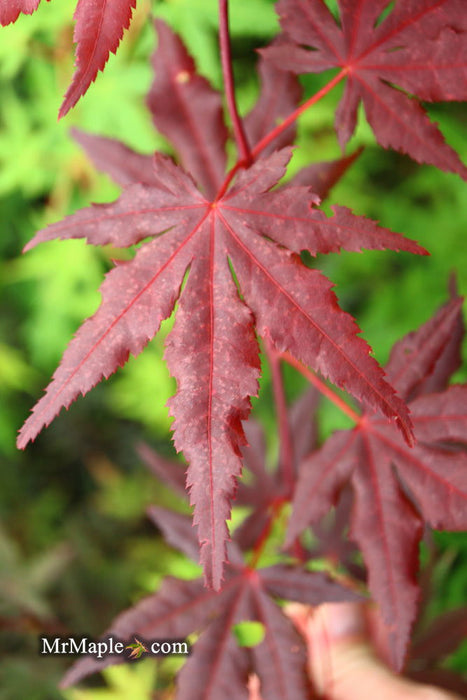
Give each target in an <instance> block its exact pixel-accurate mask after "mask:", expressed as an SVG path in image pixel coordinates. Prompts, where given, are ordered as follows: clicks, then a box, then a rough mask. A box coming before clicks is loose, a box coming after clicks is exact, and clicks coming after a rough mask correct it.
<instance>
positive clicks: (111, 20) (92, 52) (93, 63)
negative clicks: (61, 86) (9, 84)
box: [0, 0, 136, 117]
mask: <svg viewBox="0 0 467 700" xmlns="http://www.w3.org/2000/svg"><path fill="white" fill-rule="evenodd" d="M39 2H40V0H0V24H1V25H6V24H10V23H11V22H15V21H16V19H17V18H18V15H19V14H20V13H21V12H24V13H26V14H31V13H32V12H34V10H36V9H37V7H38V6H39ZM135 7H136V0H78V4H77V6H76V10H75V14H74V19H75V22H76V25H75V31H74V35H73V39H74V41H75V43H76V71H75V74H74V76H73V80H72V83H71V85H70V87H69V88H68V90H67V93H66V95H65V98H64V100H63V104H62V106H61V107H60V112H59V116H60V117H63V116H65V114H66V113H67V112H68V111H69V110H70V109H71V108H72V107H73V106H74V105H75V104H76V102H77V101H78V100H79V98H80V97H81V96H82V95H84V93H85V92H86V90H87V89H88V87H89V86H90V84H91V83H92V82H93V81H94V80H95V79H96V75H97V72H98V71H100V70H103V69H104V66H105V64H106V63H107V59H108V58H109V54H110V52H112V53H115V52H116V50H117V47H118V45H119V43H120V40H121V38H122V36H123V32H124V30H125V29H128V27H129V25H130V21H131V15H132V11H133V9H134V8H135Z"/></svg>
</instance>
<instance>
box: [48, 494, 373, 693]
mask: <svg viewBox="0 0 467 700" xmlns="http://www.w3.org/2000/svg"><path fill="white" fill-rule="evenodd" d="M149 514H150V516H151V518H152V520H153V521H154V522H155V523H156V525H157V526H158V527H159V528H160V529H161V530H162V531H163V533H164V536H165V538H166V539H167V541H168V542H169V543H170V544H171V545H172V546H174V547H176V548H178V549H180V550H181V551H182V552H183V553H184V554H186V556H188V557H190V558H192V559H195V560H196V558H197V554H198V546H197V542H196V536H195V533H194V530H193V528H192V525H191V521H190V518H188V517H186V516H184V515H180V514H178V513H174V512H172V511H167V510H165V509H163V508H156V507H153V508H151V509H150V511H149ZM229 549H230V552H229V555H230V556H229V558H230V563H229V564H228V565H227V567H226V580H225V583H224V586H223V588H222V590H221V591H220V592H215V591H212V590H206V588H205V587H204V585H203V581H202V580H201V579H195V580H191V581H182V580H179V579H176V578H173V577H168V578H166V579H165V580H164V582H163V584H162V587H161V589H160V591H158V592H157V593H154V594H153V595H150V596H147V597H146V598H144V599H143V600H141V601H140V602H138V603H137V604H136V605H135V606H134V607H133V608H130V609H129V610H127V611H125V612H123V613H122V614H120V615H119V616H118V617H117V618H116V620H115V621H114V622H113V623H112V624H111V626H110V628H109V629H108V630H107V631H106V633H105V634H104V635H103V636H104V637H107V636H109V635H111V636H113V637H117V638H119V639H127V638H129V637H133V636H136V637H137V638H138V639H143V640H147V641H148V643H150V641H151V640H156V639H159V640H160V639H173V638H176V639H182V638H186V637H187V636H188V635H190V634H192V633H194V632H196V633H199V632H201V635H200V637H199V639H198V640H197V641H196V642H195V644H194V647H193V649H192V653H191V655H190V657H189V659H188V660H187V661H186V663H185V664H184V666H183V668H182V670H181V672H180V674H179V677H178V681H177V693H176V698H177V700H219V698H224V697H235V698H244V699H245V700H247V698H248V690H247V682H248V677H249V675H250V674H251V673H253V672H255V673H256V674H257V675H258V676H259V678H260V682H261V691H262V694H263V696H264V697H265V698H268V700H308V699H309V697H310V689H309V681H308V679H307V674H306V653H305V646H304V642H303V640H302V639H301V637H300V636H299V634H298V633H297V631H296V630H295V629H294V627H293V625H292V623H291V621H290V620H289V619H288V618H287V617H286V616H285V615H284V613H283V612H282V610H281V609H280V607H279V606H278V605H277V604H276V602H275V601H274V598H281V599H285V600H293V601H298V602H301V603H305V604H309V605H319V604H320V603H321V602H323V601H324V600H327V601H346V600H359V599H361V597H360V596H358V595H357V594H356V593H354V592H353V591H351V590H349V589H346V588H344V587H343V586H341V585H340V584H339V583H337V582H335V581H333V580H332V579H330V578H329V577H328V576H326V575H325V574H323V573H315V572H310V571H306V570H305V569H303V568H301V567H293V566H287V565H283V564H276V565H274V566H269V567H267V568H263V569H252V568H250V567H248V566H247V565H246V564H245V562H244V561H243V557H242V555H241V553H240V551H239V550H238V548H237V547H236V546H235V545H234V544H233V543H230V544H229ZM250 620H252V621H257V622H260V623H261V624H262V625H263V629H264V638H263V641H262V642H261V643H259V644H257V645H256V646H252V647H251V648H249V647H241V646H239V645H238V644H237V641H236V638H235V636H234V634H233V628H234V626H235V625H236V624H238V623H241V622H245V621H250ZM122 661H125V659H122V658H121V657H118V656H109V657H107V658H103V659H100V660H97V659H95V658H91V657H88V658H85V659H82V660H80V661H78V662H77V663H76V664H74V665H73V666H72V668H71V669H70V670H69V671H68V672H67V674H66V675H65V677H64V679H63V681H62V684H61V685H62V687H67V686H69V685H72V684H74V683H76V682H77V681H79V680H80V679H82V678H84V677H85V676H87V675H89V674H91V673H95V672H97V671H100V670H102V669H103V668H105V667H107V666H109V665H111V664H115V663H121V662H122Z"/></svg>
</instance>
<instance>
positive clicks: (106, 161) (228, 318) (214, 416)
mask: <svg viewBox="0 0 467 700" xmlns="http://www.w3.org/2000/svg"><path fill="white" fill-rule="evenodd" d="M162 36H163V39H162V41H161V43H160V46H159V47H158V51H157V52H156V59H155V62H156V63H163V62H165V63H167V64H168V63H169V62H170V61H169V60H168V58H167V56H165V53H167V54H168V55H169V56H173V57H174V70H173V71H172V72H171V73H170V76H172V77H171V78H170V79H171V80H172V81H173V82H175V83H176V82H177V80H178V78H177V76H179V75H180V71H182V73H183V71H185V73H188V77H189V79H185V78H184V79H183V80H182V81H179V82H178V88H177V90H178V92H177V100H178V101H179V103H180V104H182V105H183V110H181V112H182V113H183V116H182V117H181V120H180V121H181V124H180V129H184V128H185V122H188V121H189V122H190V123H191V124H192V126H191V128H192V129H193V133H195V132H196V133H198V134H200V136H199V137H198V138H197V139H194V144H190V143H188V142H186V141H183V140H182V139H179V140H178V143H179V147H180V153H179V155H180V159H181V161H182V162H183V163H189V162H191V161H196V160H197V162H198V164H197V166H196V176H197V179H198V183H199V186H200V187H201V188H203V187H204V189H205V192H202V191H201V190H200V189H198V188H197V187H196V186H195V183H194V182H193V179H192V178H191V177H190V176H189V175H188V174H187V173H186V172H185V171H184V170H183V169H181V168H180V167H178V166H176V165H175V164H174V163H173V162H172V160H170V159H169V158H167V157H166V156H162V155H160V154H156V155H155V156H154V158H153V159H151V160H150V161H149V159H148V157H145V156H141V155H139V154H135V153H133V152H131V151H130V150H129V149H128V148H126V147H125V146H123V145H122V144H120V143H118V142H115V141H110V140H108V139H100V138H99V137H89V136H83V135H81V137H79V138H80V140H81V142H82V143H84V144H85V145H86V146H87V147H89V150H91V151H92V152H93V158H94V160H95V162H96V164H97V165H98V166H99V167H101V168H103V169H104V170H106V171H107V172H109V173H111V174H112V175H113V176H114V177H115V178H116V179H117V180H118V181H119V182H121V183H124V184H126V185H127V186H126V187H125V189H124V193H123V194H122V196H121V197H120V198H119V199H118V200H117V201H116V202H115V203H113V204H108V205H94V206H92V207H91V208H89V209H84V210H82V211H80V212H78V213H76V214H75V215H73V216H71V217H68V218H67V219H65V221H63V222H62V223H57V224H54V225H52V226H50V227H48V228H47V229H45V230H44V231H41V232H39V233H38V234H37V235H36V236H35V238H34V239H33V241H31V243H29V244H28V246H26V249H29V248H31V247H33V246H34V245H36V244H37V243H39V242H41V241H47V240H51V239H54V238H62V239H66V238H85V239H86V240H87V241H88V242H89V243H92V244H94V245H106V244H108V243H111V244H113V245H114V246H120V247H127V246H132V245H135V244H137V243H139V242H141V241H143V240H144V239H148V240H147V241H146V242H145V243H144V245H142V246H141V248H140V249H139V250H138V251H137V253H136V255H135V257H134V259H133V260H132V261H130V262H128V263H123V264H120V265H118V266H117V267H116V268H115V269H113V270H112V271H111V272H110V273H109V274H108V275H107V279H106V281H105V282H104V284H103V286H102V296H103V301H102V304H101V306H100V308H99V310H98V311H97V313H96V314H95V315H94V316H93V317H92V318H91V319H89V320H88V321H86V323H85V324H84V325H83V326H82V328H81V329H80V330H79V331H78V333H77V335H76V337H75V338H74V340H73V341H72V342H71V343H70V345H69V347H68V349H67V350H66V352H65V354H64V357H63V361H62V364H61V366H60V367H59V369H58V370H57V372H56V373H55V375H54V379H53V381H52V383H51V384H50V386H49V387H48V389H47V393H46V395H45V396H44V397H43V398H42V399H41V401H39V403H38V404H37V406H36V408H35V409H34V412H33V415H32V416H31V417H30V418H29V420H28V421H27V423H26V424H25V426H24V427H23V429H22V431H21V434H20V437H19V441H18V444H19V446H20V447H24V446H25V445H26V443H27V442H28V441H29V440H31V439H33V438H34V437H35V436H36V435H37V433H38V432H39V431H40V430H41V428H42V427H43V426H45V425H48V424H49V423H50V422H51V420H52V419H53V418H54V416H55V415H56V414H57V413H58V411H59V410H60V409H61V408H62V407H63V406H65V407H68V406H69V405H70V403H71V402H72V401H73V400H74V399H75V398H76V397H77V396H78V395H79V394H80V393H82V394H84V393H86V392H87V391H88V390H89V389H90V388H91V387H92V386H94V385H95V384H96V383H97V382H98V381H99V380H100V379H102V378H103V377H108V376H109V375H110V374H112V372H114V371H115V370H116V369H117V367H118V366H121V365H123V364H124V363H125V362H126V360H127V359H128V356H129V354H130V353H131V354H133V355H137V354H138V353H139V352H141V350H142V349H143V347H144V346H145V345H146V344H147V342H148V341H149V340H150V339H151V338H152V337H153V336H154V334H155V333H156V332H157V330H158V328H159V325H160V323H161V321H162V320H163V319H165V318H167V317H168V316H169V315H170V314H171V312H172V310H173V308H174V305H175V303H176V302H177V300H178V310H177V320H176V323H175V327H174V330H173V331H172V334H171V336H170V337H169V339H168V344H167V352H166V357H167V361H168V364H169V369H170V370H171V372H172V374H173V376H175V377H176V379H177V381H178V392H177V395H176V396H175V397H174V398H173V399H172V400H171V402H170V409H171V412H172V415H174V417H175V422H174V433H175V445H176V447H177V449H178V450H182V451H183V452H184V454H185V456H186V458H187V461H188V462H189V465H190V466H189V469H188V479H187V485H188V487H189V490H190V493H191V500H192V503H194V504H195V522H196V523H197V524H198V532H199V536H200V543H201V559H202V562H203V563H204V565H205V570H206V577H207V580H208V581H209V582H211V583H212V584H213V585H214V586H215V587H218V586H219V585H220V581H221V576H222V563H223V560H224V556H225V545H224V542H225V539H226V537H227V528H226V525H225V520H226V519H227V518H228V517H229V514H230V499H231V497H232V496H233V494H234V492H235V484H236V477H237V476H238V475H239V473H240V471H241V454H240V450H241V447H242V445H244V443H245V437H244V433H243V428H242V424H241V422H242V420H244V419H246V418H247V416H248V414H249V411H250V397H251V396H253V395H255V394H256V392H257V380H258V376H259V367H260V365H259V357H258V345H257V341H256V336H255V331H256V333H257V334H258V335H260V336H263V337H265V336H268V337H269V338H270V339H271V340H272V342H273V344H274V345H275V346H276V347H277V348H278V349H279V350H289V351H290V352H291V353H292V354H294V355H295V356H296V357H297V358H299V359H301V360H302V361H303V362H305V363H308V364H311V365H313V366H314V367H315V368H316V369H317V370H319V371H320V372H321V373H322V374H323V375H324V376H326V377H329V378H330V379H331V380H332V381H334V382H335V383H337V384H338V385H339V386H342V387H344V388H346V389H347V390H348V391H350V392H351V393H353V394H354V395H355V396H357V397H358V398H360V399H361V400H363V401H364V402H366V403H367V404H368V405H370V406H372V407H374V408H378V409H380V410H382V411H383V412H384V413H385V414H386V415H387V416H389V417H391V418H394V417H395V418H396V419H397V421H398V422H399V425H400V426H401V428H402V429H403V431H404V432H405V434H406V436H407V437H408V439H410V430H411V428H410V421H409V418H408V414H407V410H406V407H405V404H404V403H403V402H402V401H401V400H400V399H399V398H397V397H396V396H395V395H394V392H393V390H392V389H391V388H390V387H389V386H388V384H387V383H386V382H385V381H384V379H383V373H382V370H381V369H380V368H379V366H378V365H377V363H376V361H375V360H374V359H373V358H371V357H370V356H369V347H368V346H367V344H366V343H365V342H364V341H363V340H362V339H361V338H359V337H358V336H357V332H358V328H357V326H356V325H355V323H354V321H353V319H352V318H351V317H350V316H349V315H347V314H345V313H344V312H342V311H341V310H340V308H339V307H338V305H337V300H336V297H335V295H334V294H333V292H332V291H331V283H330V282H329V281H328V280H327V279H326V278H325V277H324V276H323V275H322V274H321V273H320V272H319V271H317V270H310V269H308V268H307V267H305V265H303V264H302V263H301V261H300V258H299V253H300V252H301V251H302V250H303V249H307V250H309V252H310V253H311V254H312V255H315V254H316V253H318V252H321V253H325V252H332V251H338V250H340V249H341V248H345V249H346V250H354V251H360V250H361V249H362V248H372V249H383V248H391V249H394V250H406V251H410V252H413V253H424V252H425V251H423V249H422V248H420V247H419V246H418V245H417V244H415V243H413V242H412V241H408V240H406V239H405V238H403V237H402V236H400V235H398V234H395V233H393V232H391V231H388V230H387V229H383V228H380V227H378V226H377V225H376V224H375V223H374V222H372V221H370V220H368V219H365V218H363V217H357V216H354V215H353V214H352V213H351V212H350V211H349V210H348V209H346V208H344V207H334V212H333V215H332V216H331V217H329V218H327V217H326V216H325V215H324V214H323V213H322V212H320V211H318V210H317V209H316V207H315V205H316V202H317V198H316V197H315V196H314V195H313V194H311V193H310V191H309V188H308V187H285V188H284V187H283V188H280V189H279V190H277V191H270V189H271V188H272V187H273V186H274V185H275V184H276V183H277V182H278V181H279V180H280V179H281V178H282V176H283V175H284V173H285V167H286V164H287V161H288V159H289V157H290V149H284V150H282V151H281V152H276V153H273V154H272V155H271V156H269V157H268V158H264V159H262V160H260V161H259V162H258V163H256V164H254V165H253V166H252V167H251V168H249V169H247V170H244V171H242V172H240V173H239V175H238V177H237V179H236V181H235V182H234V183H233V184H232V185H230V187H229V188H227V189H226V191H225V192H223V190H224V189H225V188H222V187H221V183H220V177H219V171H220V167H219V160H222V158H223V156H222V149H223V147H224V144H223V143H222V148H220V149H209V148H207V146H206V138H205V135H204V134H203V132H202V130H201V126H200V125H201V112H200V109H201V107H200V105H201V103H200V101H199V100H197V99H196V94H197V92H196V91H197V90H198V89H199V90H201V92H202V94H203V95H204V96H205V97H206V96H208V95H210V97H209V103H210V105H211V107H210V108H209V109H207V111H206V113H205V114H204V113H203V118H204V119H205V121H206V123H213V122H216V123H217V122H218V111H219V109H220V101H219V99H218V95H217V93H215V92H214V91H213V90H212V88H211V87H210V86H208V85H207V84H206V82H205V81H203V80H202V79H201V80H200V79H199V76H197V74H196V73H195V72H194V68H193V67H192V66H191V64H190V63H189V57H187V54H186V52H185V50H184V49H183V46H182V45H181V44H180V42H179V40H178V38H177V37H175V35H174V34H173V33H172V32H165V33H164V30H163V31H162ZM161 52H162V53H161ZM177 61H178V63H177ZM185 77H186V76H185ZM161 80H162V81H164V82H166V81H167V76H166V75H164V76H163V77H162V78H161V76H160V75H159V74H158V75H156V81H155V84H154V85H153V87H152V89H151V93H150V100H149V101H150V103H151V104H152V112H153V117H154V120H155V121H156V122H157V123H158V125H159V127H160V128H163V129H165V130H166V131H167V132H169V131H170V129H172V128H173V125H172V124H171V125H169V124H167V121H166V119H165V117H164V110H165V107H164V106H162V107H161V111H159V103H160V100H156V99H153V98H154V95H155V94H157V91H158V89H159V81H161ZM280 80H282V81H286V80H287V78H286V77H282V78H280ZM280 80H279V83H280ZM174 89H175V88H174ZM266 96H267V90H263V92H262V93H261V94H260V97H259V101H258V105H259V107H258V105H257V108H256V113H255V111H253V112H252V116H251V118H250V124H253V125H254V124H255V119H256V117H255V114H256V115H258V114H261V113H263V112H264V110H263V109H262V107H261V105H262V103H263V102H264V100H266ZM170 99H172V98H170ZM291 99H292V98H291V97H290V95H289V94H288V91H287V90H284V91H283V92H282V97H280V99H278V100H275V102H274V105H273V108H271V112H272V113H274V111H279V110H280V109H282V107H283V104H284V103H286V102H290V100H291ZM293 99H294V100H295V99H297V96H295V97H293ZM266 121H267V120H266ZM266 128H267V124H266ZM218 130H219V129H218ZM220 132H221V133H222V130H220ZM201 134H203V136H201ZM261 136H262V130H261V128H259V127H258V128H256V137H257V138H260V137H261ZM172 138H173V139H174V140H177V138H178V136H177V132H176V131H175V134H173V135H172ZM222 138H223V137H222ZM193 148H194V149H195V155H196V153H198V154H199V158H198V159H196V158H195V157H194V156H193ZM136 181H138V182H136ZM130 183H133V184H130ZM216 188H217V191H219V192H223V194H219V195H216V194H212V192H214V191H215V190H216ZM219 188H220V189H219ZM182 285H184V286H183V291H181V289H182ZM285 319H286V320H287V322H285V321H284V320H285Z"/></svg>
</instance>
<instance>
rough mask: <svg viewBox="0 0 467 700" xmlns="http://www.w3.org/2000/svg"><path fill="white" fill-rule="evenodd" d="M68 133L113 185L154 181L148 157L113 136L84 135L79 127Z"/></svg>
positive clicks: (144, 183) (145, 183)
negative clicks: (110, 137)
mask: <svg viewBox="0 0 467 700" xmlns="http://www.w3.org/2000/svg"><path fill="white" fill-rule="evenodd" d="M71 135H72V136H73V138H74V139H75V141H77V142H78V143H79V145H80V146H81V147H82V148H83V149H84V151H85V152H86V155H87V156H88V158H89V160H90V161H92V163H93V164H94V165H95V167H96V168H97V169H98V170H101V171H102V172H104V173H107V175H110V177H111V178H112V180H114V182H116V183H117V185H122V187H125V186H126V185H131V184H132V183H136V182H139V183H141V184H142V185H153V184H155V183H156V184H157V180H156V178H155V173H154V165H153V158H152V156H147V155H143V154H141V153H136V152H135V151H133V150H132V149H131V148H128V146H125V145H124V144H123V143H121V142H120V141H118V140H117V139H109V138H105V137H104V136H95V135H94V134H87V133H86V132H84V131H80V130H79V129H71Z"/></svg>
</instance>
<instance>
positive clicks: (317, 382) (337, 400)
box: [280, 351, 362, 425]
mask: <svg viewBox="0 0 467 700" xmlns="http://www.w3.org/2000/svg"><path fill="white" fill-rule="evenodd" d="M280 357H281V359H282V360H284V362H287V363H288V364H289V365H292V367H295V369H296V370H298V371H299V372H300V374H303V376H304V377H305V378H306V379H308V381H309V382H310V384H313V386H315V387H316V388H317V389H318V390H319V391H320V392H321V393H322V394H323V395H324V396H325V397H326V398H327V399H329V400H330V401H332V402H333V403H334V404H335V405H336V406H337V407H338V408H340V409H341V411H342V412H343V413H345V414H346V415H347V416H349V418H351V419H352V420H353V421H355V423H357V425H358V424H360V423H361V420H362V417H361V416H360V415H359V414H358V413H357V412H356V411H354V410H353V408H350V406H349V405H348V404H347V403H346V402H345V401H344V400H343V399H341V397H340V396H338V395H337V394H336V393H335V391H333V390H332V389H331V387H329V386H328V385H327V384H325V383H324V382H323V381H322V380H321V379H320V378H319V377H318V376H317V375H316V374H315V373H314V372H311V371H310V370H309V369H308V367H305V365H303V364H302V363H301V362H299V361H298V360H296V359H295V357H294V356H293V355H291V354H290V353H289V352H287V351H286V352H281V353H280Z"/></svg>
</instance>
